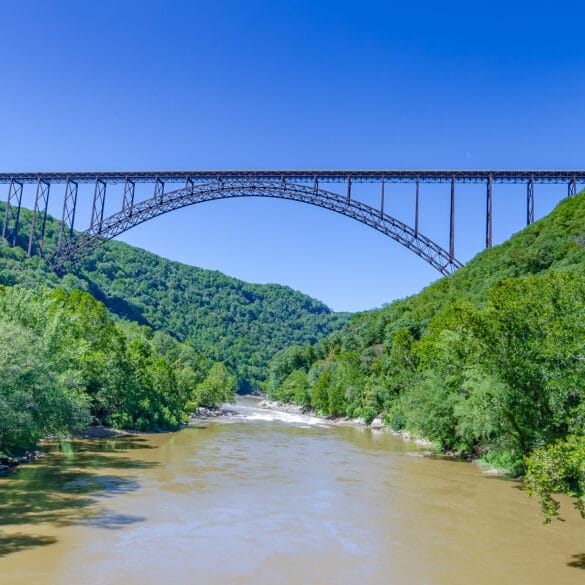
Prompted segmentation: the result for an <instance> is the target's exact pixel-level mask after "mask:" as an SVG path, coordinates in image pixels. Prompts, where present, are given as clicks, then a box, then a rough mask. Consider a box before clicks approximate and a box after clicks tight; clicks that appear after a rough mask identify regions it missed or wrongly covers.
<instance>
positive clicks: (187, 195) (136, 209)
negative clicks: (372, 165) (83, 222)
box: [49, 179, 462, 275]
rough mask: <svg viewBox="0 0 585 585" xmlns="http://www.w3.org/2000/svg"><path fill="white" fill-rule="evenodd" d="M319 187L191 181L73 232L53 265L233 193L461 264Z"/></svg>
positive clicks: (405, 228) (381, 215)
mask: <svg viewBox="0 0 585 585" xmlns="http://www.w3.org/2000/svg"><path fill="white" fill-rule="evenodd" d="M349 189H350V184H348V193H347V194H346V196H345V197H343V196H340V195H338V194H336V193H332V192H330V191H325V190H323V189H319V188H318V187H317V186H316V185H315V184H313V185H305V184H298V183H291V182H287V181H282V180H279V181H268V180H262V181H259V180H252V181H249V180H248V181H246V180H243V181H233V180H232V181H230V182H227V183H226V182H224V181H222V180H217V179H216V180H214V181H213V182H212V183H205V184H188V185H187V186H186V187H183V188H182V189H178V190H176V191H171V192H168V193H163V194H160V193H157V192H156V191H155V193H154V194H153V196H152V197H151V198H150V199H146V200H144V201H141V202H139V203H136V204H134V205H133V206H131V207H126V208H125V209H122V210H121V211H119V212H117V213H115V214H113V215H111V216H110V217H108V218H105V219H103V221H101V222H99V223H98V224H95V223H94V224H92V226H91V227H90V228H89V229H88V230H87V231H86V232H83V233H80V234H79V235H77V236H75V237H74V238H73V239H72V240H71V242H70V246H69V248H68V249H66V250H57V251H56V252H55V253H54V254H53V255H52V256H51V257H50V258H49V262H50V264H51V265H52V266H53V268H55V269H57V270H62V269H63V268H64V266H65V265H66V264H67V263H71V262H77V261H79V260H80V259H81V258H83V257H84V256H86V255H87V254H89V253H90V252H91V251H92V250H93V249H95V248H96V247H98V246H99V245H101V244H102V243H103V242H104V241H106V240H110V239H112V238H115V237H116V236H118V235H120V234H121V233H123V232H125V231H127V230H129V229H130V228H132V227H134V226H136V225H139V224H141V223H144V222H146V221H148V220H150V219H152V218H154V217H158V216H159V215H163V214H165V213H169V212H171V211H174V210H176V209H180V208H182V207H187V206H189V205H195V204H197V203H203V202H206V201H214V200H217V199H228V198H235V197H267V198H276V199H287V200H291V201H299V202H302V203H308V204H310V205H315V206H317V207H322V208H324V209H329V210H331V211H335V212H336V213H340V214H342V215H345V216H347V217H350V218H352V219H355V220H356V221H359V222H361V223H363V224H365V225H368V226H370V227H372V228H374V229H376V230H377V231H379V232H381V233H383V234H385V235H387V236H389V237H391V238H392V239H394V240H396V241H397V242H399V243H400V244H402V245H403V246H405V247H406V248H408V249H409V250H411V251H412V252H414V253H415V254H417V255H418V256H420V257H421V258H423V259H424V260H426V261H427V262H428V263H429V264H430V265H431V266H433V267H434V268H436V269H437V270H438V271H439V272H440V273H441V274H445V275H446V274H451V273H452V272H454V271H455V270H456V269H457V268H459V267H461V266H462V264H461V262H459V261H458V260H457V259H456V258H455V257H454V256H453V254H452V253H450V252H452V251H453V250H452V247H451V250H450V252H447V251H446V250H444V249H443V248H442V247H441V246H439V245H438V244H436V243H435V242H433V241H432V240H430V239H429V238H427V237H425V236H424V235H423V234H421V233H420V232H418V231H415V229H413V228H412V227H410V226H409V225H407V224H405V223H403V222H401V221H399V220H397V219H396V218H394V217H392V216H391V215H388V214H387V213H385V212H384V211H383V210H381V209H377V208H374V207H371V206H369V205H366V204H365V203H362V202H361V201H357V200H355V199H352V198H351V193H350V191H349Z"/></svg>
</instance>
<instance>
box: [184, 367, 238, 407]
mask: <svg viewBox="0 0 585 585" xmlns="http://www.w3.org/2000/svg"><path fill="white" fill-rule="evenodd" d="M235 393H236V380H235V378H234V376H233V375H232V374H230V373H229V371H228V369H227V368H226V367H225V365H224V364H222V363H221V362H216V363H214V364H213V366H211V369H210V370H209V373H208V374H207V377H206V378H205V380H203V381H202V382H201V383H200V384H198V385H197V386H196V388H195V390H194V392H193V394H192V404H193V406H194V407H196V406H204V407H206V408H217V407H218V406H219V405H221V404H222V403H225V402H233V401H234V396H235Z"/></svg>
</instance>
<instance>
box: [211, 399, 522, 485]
mask: <svg viewBox="0 0 585 585" xmlns="http://www.w3.org/2000/svg"><path fill="white" fill-rule="evenodd" d="M258 408H263V409H266V410H268V411H273V412H284V413H287V414H293V415H305V416H310V417H313V418H317V419H319V420H320V421H321V422H322V423H323V424H328V425H334V426H346V427H347V426H349V427H356V428H368V429H370V430H373V431H379V432H386V433H389V434H391V435H392V436H393V437H396V438H399V439H402V440H403V441H408V442H412V443H415V444H416V445H418V446H419V447H425V448H426V450H425V451H422V452H420V453H416V455H417V456H419V457H437V456H439V457H441V458H445V459H451V460H453V461H461V460H464V461H466V462H468V463H473V464H474V465H477V466H479V467H480V468H481V471H482V473H483V474H484V475H490V476H499V477H510V478H512V479H515V480H518V481H522V479H523V478H522V477H516V476H514V475H512V474H510V473H509V472H508V471H507V470H505V469H499V468H496V467H493V466H490V465H485V463H483V462H482V461H481V459H480V458H479V457H477V455H475V456H474V455H473V454H471V453H463V452H456V451H449V452H444V451H441V450H440V449H438V448H437V446H436V445H435V444H434V443H433V442H432V441H429V440H428V439H425V438H424V437H420V436H417V435H415V434H413V433H411V432H409V431H403V430H400V431H397V430H394V429H391V428H390V427H389V426H387V425H385V424H384V421H383V420H382V417H380V416H377V417H375V418H374V419H373V420H372V422H371V423H370V424H368V423H367V422H366V421H365V420H364V419H363V418H353V419H352V418H347V417H334V416H328V417H325V416H321V415H319V414H316V413H315V412H314V411H313V409H311V408H310V407H307V406H299V405H297V404H287V403H281V402H279V401H277V400H266V399H265V398H264V399H259V402H258ZM215 416H221V413H219V414H217V415H215ZM409 454H410V455H415V453H409Z"/></svg>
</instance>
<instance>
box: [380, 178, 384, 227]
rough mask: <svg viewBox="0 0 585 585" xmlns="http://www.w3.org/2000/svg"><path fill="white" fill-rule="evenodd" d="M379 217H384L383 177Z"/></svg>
mask: <svg viewBox="0 0 585 585" xmlns="http://www.w3.org/2000/svg"><path fill="white" fill-rule="evenodd" d="M380 217H384V177H382V194H381V196H380Z"/></svg>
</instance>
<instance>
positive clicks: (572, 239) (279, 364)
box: [266, 193, 585, 518]
mask: <svg viewBox="0 0 585 585" xmlns="http://www.w3.org/2000/svg"><path fill="white" fill-rule="evenodd" d="M583 226H585V194H583V193H582V194H580V195H579V196H577V197H574V198H571V199H567V200H565V201H563V202H562V203H561V204H559V206H558V207H557V209H556V210H555V211H553V213H551V214H550V215H549V216H548V217H546V218H544V219H542V220H540V221H539V222H536V223H535V224H533V225H531V226H529V227H528V228H526V229H525V230H524V231H522V232H520V233H519V234H516V235H515V236H514V237H513V238H511V239H510V240H509V241H508V242H506V243H505V244H503V245H501V246H498V247H496V248H492V249H490V250H486V251H484V252H482V253H481V254H479V255H478V256H477V257H476V258H475V259H474V260H472V261H471V262H469V264H467V265H466V266H465V267H463V268H462V269H460V270H458V271H457V272H456V273H455V274H453V275H452V276H450V277H446V278H443V279H441V280H439V281H438V282H436V283H435V284H433V285H431V286H429V287H428V288H426V289H425V290H424V291H422V292H421V293H420V294H418V295H416V296H413V297H411V298H408V299H405V300H401V301H397V302H394V303H392V304H391V305H389V306H387V307H385V308H383V309H381V310H376V311H371V312H368V313H362V314H359V315H355V316H354V317H353V318H352V320H351V321H350V322H349V324H348V325H347V326H346V327H345V328H344V329H342V330H341V331H339V332H335V333H333V334H331V335H330V336H328V337H327V338H325V339H324V340H322V341H321V342H319V343H317V344H314V345H311V346H304V347H301V346H296V347H291V348H288V349H286V350H284V351H282V352H280V353H279V354H277V355H276V356H275V357H274V358H273V360H272V362H271V365H270V368H269V378H268V381H267V384H266V390H267V393H268V397H269V399H270V400H280V401H283V402H294V403H296V404H299V405H301V406H303V407H310V408H312V409H313V410H314V411H315V412H316V413H319V414H321V415H324V416H338V417H348V418H350V419H353V418H363V419H365V420H366V421H367V422H371V421H372V420H374V418H375V417H377V416H379V415H382V418H383V420H384V422H385V423H386V424H387V425H388V426H389V427H390V428H391V429H393V430H395V431H406V432H408V433H413V434H415V435H419V436H422V437H426V438H428V439H429V440H430V441H432V442H433V443H435V444H437V445H438V446H439V447H440V448H441V450H442V451H444V452H455V453H462V454H467V455H468V456H470V457H471V456H474V455H479V456H480V457H479V461H480V463H482V464H483V465H486V466H489V467H492V468H498V469H504V470H506V471H507V472H508V473H510V474H511V475H513V476H519V475H524V474H526V484H527V487H528V490H529V492H530V493H533V494H535V495H537V496H538V497H540V499H541V501H542V503H543V510H544V512H545V514H546V517H547V518H554V517H556V516H557V515H558V507H557V505H556V502H555V500H554V497H553V495H552V494H554V492H555V491H562V492H566V493H568V494H569V495H571V496H573V497H574V498H575V503H576V506H577V508H578V509H580V510H582V507H581V508H579V506H581V503H582V502H583V498H584V497H585V424H584V423H585V319H584V316H585V228H584V227H583Z"/></svg>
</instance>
